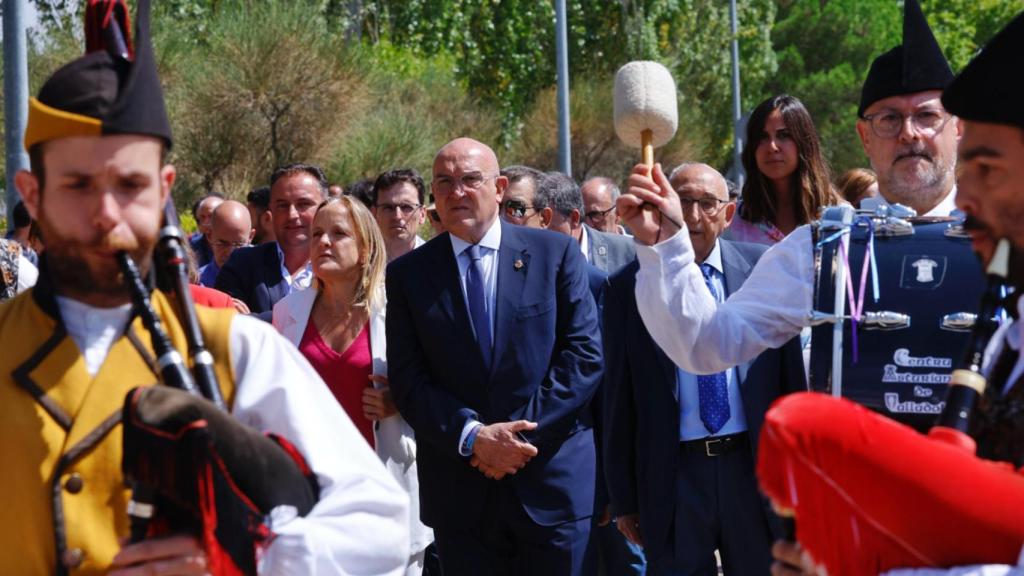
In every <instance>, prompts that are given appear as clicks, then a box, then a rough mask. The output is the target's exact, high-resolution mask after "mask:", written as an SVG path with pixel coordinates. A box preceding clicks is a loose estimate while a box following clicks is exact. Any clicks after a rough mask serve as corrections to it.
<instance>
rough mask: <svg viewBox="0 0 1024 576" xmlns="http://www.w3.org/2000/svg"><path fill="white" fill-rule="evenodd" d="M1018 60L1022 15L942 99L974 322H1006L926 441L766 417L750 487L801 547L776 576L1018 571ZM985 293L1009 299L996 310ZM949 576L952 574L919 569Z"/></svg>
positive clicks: (812, 412) (1022, 152) (863, 415)
mask: <svg viewBox="0 0 1024 576" xmlns="http://www.w3.org/2000/svg"><path fill="white" fill-rule="evenodd" d="M1022 54H1024V14H1021V15H1018V16H1017V17H1016V18H1015V19H1014V20H1013V21H1012V22H1011V23H1010V24H1009V25H1007V26H1006V28H1004V29H1003V30H1002V31H1001V32H1000V33H999V34H998V35H997V36H996V37H995V38H994V39H993V40H992V41H991V42H990V43H989V44H988V46H986V47H985V48H984V49H983V50H982V52H981V53H980V54H979V55H978V56H977V57H976V58H975V59H974V60H973V61H972V62H971V63H970V64H969V65H968V66H967V67H966V68H965V69H964V70H963V71H962V72H961V73H960V75H959V76H958V77H957V78H956V79H955V80H954V82H953V83H952V84H951V85H950V86H949V87H948V88H947V89H946V90H945V91H944V93H943V97H942V103H943V105H944V106H945V107H946V109H947V110H948V111H949V112H951V113H953V114H955V115H956V116H958V117H960V118H961V119H962V120H963V121H964V133H963V138H962V140H961V141H960V144H959V150H958V155H959V166H958V186H959V194H958V196H957V207H958V208H960V209H962V210H963V211H964V212H966V213H967V215H968V220H967V223H966V225H965V226H966V228H967V229H968V230H969V231H970V233H971V237H972V242H973V246H974V249H975V251H976V252H977V253H978V255H979V256H980V257H981V258H982V260H983V261H985V262H986V263H987V265H988V266H989V277H990V293H989V297H988V298H987V299H986V300H985V301H983V303H982V308H981V310H980V311H979V315H978V316H979V317H978V320H977V322H978V323H979V325H981V324H984V323H986V322H988V317H989V316H990V315H991V314H992V312H993V311H994V310H993V309H994V308H995V307H996V306H998V305H1000V304H1001V305H1002V306H1004V307H1005V308H1006V309H1007V311H1008V312H1009V313H1010V314H1011V315H1013V316H1014V317H1015V318H1016V320H1014V321H1013V322H1011V323H1009V324H1004V325H1003V326H1002V327H1000V328H999V329H998V330H997V331H995V332H994V334H993V333H991V330H989V331H986V330H985V329H984V327H976V328H975V331H974V333H973V334H972V339H971V346H969V347H968V354H967V355H966V358H967V359H966V360H965V362H964V363H963V365H961V366H960V367H959V368H958V369H957V370H955V371H954V372H953V375H952V379H951V386H950V389H949V393H948V395H947V398H946V402H947V403H946V406H945V410H944V412H943V415H942V417H941V418H940V419H939V422H938V423H937V426H936V427H935V428H933V429H932V431H931V433H930V434H929V435H927V436H925V435H920V434H917V433H916V432H914V431H912V430H910V429H908V428H906V427H904V426H900V425H898V424H895V423H894V422H892V421H889V420H887V419H885V418H883V417H881V416H879V415H877V414H874V413H872V412H869V411H867V410H865V409H863V408H861V407H859V406H856V405H853V404H852V403H849V402H846V401H842V400H838V399H834V398H830V397H825V396H822V395H813V394H802V395H796V396H792V397H789V398H787V399H784V400H782V401H780V402H778V403H777V404H776V405H775V406H774V407H773V408H772V409H771V410H770V411H769V412H768V415H767V416H766V421H765V428H764V432H763V433H762V437H761V458H760V461H759V464H758V475H759V478H760V481H761V485H762V487H763V488H764V490H765V492H767V493H768V495H769V496H770V497H771V499H772V500H773V502H774V503H775V504H776V505H777V506H780V507H781V508H784V509H788V510H790V511H793V512H794V513H795V518H796V527H797V531H796V535H797V539H798V540H799V542H800V544H799V545H796V544H786V543H777V544H776V546H775V550H774V553H775V556H776V558H777V559H778V560H779V562H777V563H776V565H775V566H774V567H773V574H777V575H784V574H800V573H805V572H814V571H822V569H823V570H824V571H827V573H829V574H832V575H836V574H877V573H880V572H885V571H889V570H892V569H894V568H900V567H903V568H908V569H907V570H895V571H893V572H891V574H893V575H895V574H922V575H923V574H947V573H948V574H965V575H966V574H976V575H981V574H986V575H997V574H998V575H1001V574H1007V573H1009V572H1010V571H1011V570H1012V571H1013V573H1014V574H1017V573H1021V572H1024V555H1022V546H1024V474H1022V471H1021V469H1020V468H1019V467H1020V466H1022V465H1024V383H1021V376H1022V374H1024V357H1022V356H1021V354H1020V351H1021V344H1022V343H1024V341H1022V337H1024V332H1022V330H1024V323H1021V322H1020V321H1019V315H1020V313H1021V312H1022V311H1024V304H1022V303H1021V301H1020V300H1019V298H1018V297H1019V292H1020V290H1021V289H1022V288H1024V78H1022V76H1021V75H1020V74H1015V73H1013V72H1012V71H1013V70H1015V69H1016V68H1017V66H1018V60H1019V58H1020V57H1021V55H1022ZM1001 241H1002V242H1001ZM1000 244H1001V246H1000ZM997 246H998V249H997ZM993 280H995V281H996V283H998V281H999V280H1004V281H1005V282H1006V283H1008V284H1010V285H1012V286H1013V288H1014V289H1015V290H1016V291H1017V293H1016V294H1015V295H1014V296H1011V297H1010V298H1007V299H1005V300H1002V299H1001V298H1000V296H1001V292H1000V291H998V290H992V286H993V285H994V284H993V282H992V281H993ZM993 304H995V305H993ZM986 340H988V342H989V343H988V346H987V349H986V347H985V341H986ZM972 347H973V348H972ZM983 350H984V354H982V353H981V352H982V351H983ZM982 358H984V362H983V361H982ZM983 364H984V368H982V365H983ZM986 380H987V382H986ZM967 433H969V435H968V434H967ZM975 451H976V452H977V455H975ZM996 564H999V565H1002V566H996ZM970 565H973V566H970ZM1010 565H1017V566H1018V568H1016V569H1011V568H1010ZM797 566H801V567H800V568H798V567H797ZM953 566H962V567H961V568H954V569H952V570H951V571H949V572H946V571H945V570H938V569H926V568H927V567H937V568H947V569H948V568H950V567H953Z"/></svg>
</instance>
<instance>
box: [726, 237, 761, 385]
mask: <svg viewBox="0 0 1024 576" xmlns="http://www.w3.org/2000/svg"><path fill="white" fill-rule="evenodd" d="M718 245H719V246H721V247H722V268H723V269H724V271H725V297H726V298H728V297H729V296H730V295H732V293H733V292H735V291H736V290H739V288H740V286H742V285H743V282H745V281H746V279H747V276H750V269H751V265H750V262H749V261H747V259H746V258H745V257H744V256H743V254H741V253H740V251H739V250H737V249H736V248H735V247H733V246H732V244H730V243H729V242H728V241H723V240H719V241H718ZM752 363H753V361H752V360H751V361H748V362H744V363H743V364H740V365H739V366H737V367H736V369H737V370H736V371H737V374H738V375H739V384H740V387H741V388H742V387H743V385H744V384H745V383H746V381H747V371H748V370H750V365H751V364H752Z"/></svg>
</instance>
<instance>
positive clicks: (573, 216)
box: [569, 208, 583, 230]
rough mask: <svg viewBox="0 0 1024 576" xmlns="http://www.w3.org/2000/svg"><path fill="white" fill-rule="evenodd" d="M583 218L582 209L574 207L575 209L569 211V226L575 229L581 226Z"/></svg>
mask: <svg viewBox="0 0 1024 576" xmlns="http://www.w3.org/2000/svg"><path fill="white" fill-rule="evenodd" d="M582 220H583V216H581V215H580V211H579V210H576V209H575V208H573V211H572V212H570V213H569V227H570V228H572V229H573V230H575V229H577V228H579V227H580V222H581V221H582Z"/></svg>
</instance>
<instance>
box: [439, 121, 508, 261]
mask: <svg viewBox="0 0 1024 576" xmlns="http://www.w3.org/2000/svg"><path fill="white" fill-rule="evenodd" d="M507 186H508V179H507V178H505V177H504V176H501V175H500V174H499V173H498V156H497V155H496V154H495V153H494V150H492V149H491V148H490V147H489V146H487V145H486V144H483V143H482V142H478V141H476V140H473V139H472V138H456V139H455V140H452V141H451V142H449V143H447V144H445V145H444V146H443V147H442V148H441V149H440V150H439V151H438V152H437V156H435V157H434V167H433V179H432V181H431V183H430V188H431V191H432V192H433V194H434V200H435V205H436V207H437V212H438V215H439V216H440V217H441V222H442V223H443V224H444V227H445V229H446V230H447V231H448V232H449V233H451V234H452V235H454V236H456V237H457V238H460V239H462V240H465V241H466V242H469V243H470V244H476V243H477V242H479V241H480V239H481V238H483V236H484V234H486V233H487V230H488V229H490V227H491V225H492V224H493V223H494V220H495V219H496V218H497V217H498V205H499V204H500V203H501V198H502V195H503V194H504V193H505V188H506V187H507Z"/></svg>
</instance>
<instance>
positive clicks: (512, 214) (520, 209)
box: [502, 200, 537, 218]
mask: <svg viewBox="0 0 1024 576" xmlns="http://www.w3.org/2000/svg"><path fill="white" fill-rule="evenodd" d="M502 208H503V209H504V210H505V215H506V216H508V217H509V218H526V216H527V212H536V211H537V210H536V209H534V208H533V207H532V206H527V205H526V202H524V201H522V200H506V201H504V202H502Z"/></svg>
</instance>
